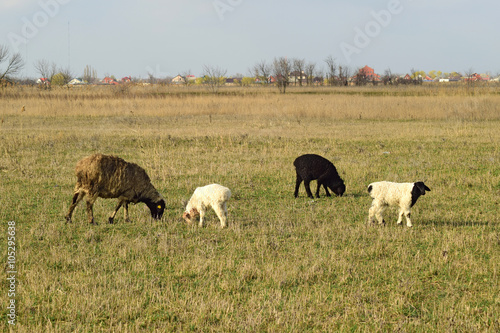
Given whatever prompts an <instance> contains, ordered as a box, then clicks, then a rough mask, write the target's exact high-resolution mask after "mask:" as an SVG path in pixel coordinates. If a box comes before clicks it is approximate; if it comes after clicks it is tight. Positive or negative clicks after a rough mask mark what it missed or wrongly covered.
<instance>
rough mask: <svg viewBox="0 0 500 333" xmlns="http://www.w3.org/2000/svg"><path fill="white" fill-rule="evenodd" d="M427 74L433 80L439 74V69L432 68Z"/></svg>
mask: <svg viewBox="0 0 500 333" xmlns="http://www.w3.org/2000/svg"><path fill="white" fill-rule="evenodd" d="M427 75H428V76H429V77H430V78H431V79H433V80H434V79H435V78H436V77H437V76H438V74H437V71H436V70H432V71H430V72H429V73H427Z"/></svg>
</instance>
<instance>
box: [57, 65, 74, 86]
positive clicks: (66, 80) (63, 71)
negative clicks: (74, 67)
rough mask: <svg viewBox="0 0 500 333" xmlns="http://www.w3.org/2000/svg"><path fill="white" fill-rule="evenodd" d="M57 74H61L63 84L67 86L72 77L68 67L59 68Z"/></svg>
mask: <svg viewBox="0 0 500 333" xmlns="http://www.w3.org/2000/svg"><path fill="white" fill-rule="evenodd" d="M59 74H61V75H62V77H63V78H64V84H68V83H69V81H71V79H72V78H73V77H74V74H73V72H72V71H71V69H70V68H69V67H66V68H59Z"/></svg>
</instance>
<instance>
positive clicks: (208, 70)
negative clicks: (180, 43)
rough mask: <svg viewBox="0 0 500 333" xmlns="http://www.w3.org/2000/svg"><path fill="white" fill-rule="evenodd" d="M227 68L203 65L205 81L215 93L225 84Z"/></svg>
mask: <svg viewBox="0 0 500 333" xmlns="http://www.w3.org/2000/svg"><path fill="white" fill-rule="evenodd" d="M226 73H227V70H226V69H222V68H221V67H219V66H210V65H203V83H204V84H205V85H206V86H207V88H208V89H209V90H210V91H211V92H213V93H214V94H215V93H217V92H218V91H219V89H220V88H221V87H222V86H223V85H224V84H225V81H226V78H225V75H226Z"/></svg>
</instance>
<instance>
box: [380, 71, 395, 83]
mask: <svg viewBox="0 0 500 333" xmlns="http://www.w3.org/2000/svg"><path fill="white" fill-rule="evenodd" d="M382 83H383V84H384V85H397V84H398V80H397V75H394V74H392V71H391V69H390V68H387V69H386V70H385V71H384V76H382Z"/></svg>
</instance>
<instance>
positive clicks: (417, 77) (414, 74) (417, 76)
mask: <svg viewBox="0 0 500 333" xmlns="http://www.w3.org/2000/svg"><path fill="white" fill-rule="evenodd" d="M422 73H423V76H425V72H423V71H419V70H416V69H413V68H412V69H411V75H410V76H411V78H412V80H411V82H410V83H413V84H422V81H423V76H422Z"/></svg>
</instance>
